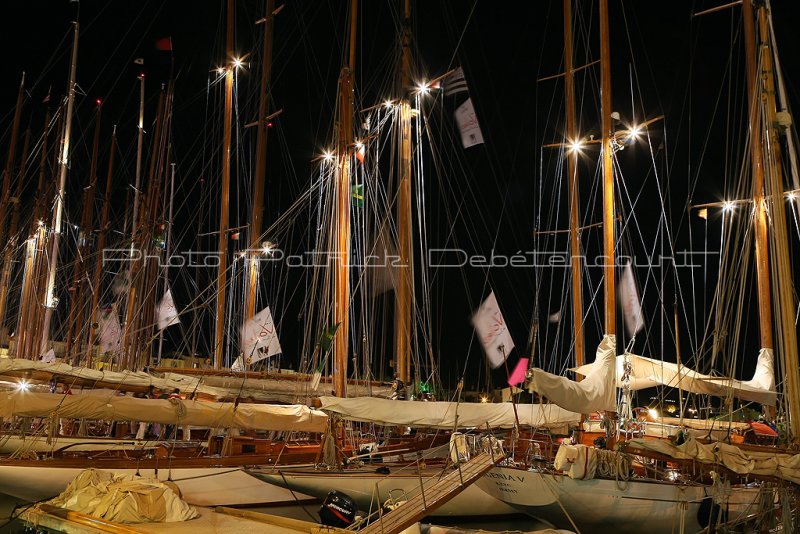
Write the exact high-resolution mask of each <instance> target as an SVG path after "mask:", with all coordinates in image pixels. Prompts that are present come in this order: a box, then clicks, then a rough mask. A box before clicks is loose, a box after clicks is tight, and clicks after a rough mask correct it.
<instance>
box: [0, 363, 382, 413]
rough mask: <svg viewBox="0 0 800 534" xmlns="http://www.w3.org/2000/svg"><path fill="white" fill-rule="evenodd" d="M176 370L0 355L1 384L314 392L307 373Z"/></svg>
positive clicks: (376, 390) (357, 390)
mask: <svg viewBox="0 0 800 534" xmlns="http://www.w3.org/2000/svg"><path fill="white" fill-rule="evenodd" d="M175 371H176V372H171V373H164V374H163V376H162V375H159V376H156V375H154V374H150V373H145V372H142V371H107V370H99V369H92V368H90V367H73V366H71V365H69V364H66V363H59V362H52V363H45V362H41V361H36V360H26V359H24V358H0V387H2V382H3V380H4V378H6V379H9V378H10V379H14V380H13V383H18V379H20V378H27V379H33V380H37V381H41V382H48V381H49V380H51V379H52V377H54V376H58V377H60V378H61V379H62V380H64V381H66V382H69V383H70V384H71V385H72V388H73V391H74V392H75V393H78V390H77V389H75V388H76V387H78V386H88V387H92V388H109V389H123V390H125V389H127V390H131V389H134V390H140V391H143V390H145V389H146V388H147V387H148V386H153V387H155V388H156V389H159V390H161V391H172V390H173V389H175V388H178V389H180V390H181V391H193V392H196V393H197V394H199V395H204V396H209V397H213V398H215V399H225V398H234V397H240V398H241V397H249V398H252V399H254V400H259V401H268V402H276V401H277V402H287V403H293V402H295V401H296V400H297V398H298V395H310V396H316V395H314V394H313V392H312V391H309V389H308V383H309V382H310V377H309V376H308V375H300V374H286V375H284V374H278V375H274V376H273V377H267V378H256V377H253V378H243V377H241V376H235V377H234V376H215V375H213V374H197V375H189V374H180V373H179V372H178V371H179V370H178V369H175ZM369 389H371V391H372V395H375V396H383V397H388V396H389V395H390V394H391V389H390V387H389V386H388V385H377V384H373V385H371V387H370V388H369ZM348 391H349V392H350V393H351V394H352V395H366V394H367V393H368V387H367V385H365V384H351V385H350V387H349V388H348Z"/></svg>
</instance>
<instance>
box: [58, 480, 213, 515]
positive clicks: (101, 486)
mask: <svg viewBox="0 0 800 534" xmlns="http://www.w3.org/2000/svg"><path fill="white" fill-rule="evenodd" d="M46 504H49V505H52V506H58V507H59V508H66V509H67V510H72V511H75V512H80V513H82V514H87V515H91V516H94V517H99V518H101V519H105V520H107V521H113V522H115V523H129V524H130V523H156V522H157V523H175V522H179V521H188V520H190V519H194V518H195V517H199V516H200V514H199V513H198V512H197V509H196V508H195V507H193V506H190V505H189V504H187V503H185V502H184V501H182V500H181V498H180V497H178V495H177V494H176V493H175V492H174V491H173V490H172V488H170V487H169V486H167V485H166V484H164V483H163V482H160V481H158V480H157V479H154V478H144V477H139V476H136V475H121V474H115V473H111V472H109V471H101V470H99V469H86V470H84V471H81V473H80V474H79V475H78V476H77V477H75V479H74V480H73V481H72V482H70V483H69V485H68V486H67V489H65V490H64V491H63V492H62V493H61V495H59V496H58V497H56V498H55V499H52V500H50V501H48V502H47V503H46Z"/></svg>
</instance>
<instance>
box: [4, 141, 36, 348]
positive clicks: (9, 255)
mask: <svg viewBox="0 0 800 534" xmlns="http://www.w3.org/2000/svg"><path fill="white" fill-rule="evenodd" d="M30 143H31V131H30V129H27V130H25V137H24V141H23V142H22V159H21V163H20V168H19V172H18V173H17V183H16V187H15V189H14V196H12V197H9V201H10V202H11V204H12V205H13V207H12V208H11V223H10V225H9V230H8V243H7V244H6V249H5V253H4V254H3V274H2V276H0V325H3V326H5V314H6V304H7V301H8V289H9V287H8V286H9V284H10V283H11V270H12V260H13V256H14V251H15V250H16V248H17V230H18V229H19V210H20V197H21V196H22V189H23V187H24V183H25V172H26V168H27V164H28V149H29V148H30ZM17 332H19V330H17ZM17 335H19V334H17ZM17 343H19V341H17ZM9 348H10V343H9Z"/></svg>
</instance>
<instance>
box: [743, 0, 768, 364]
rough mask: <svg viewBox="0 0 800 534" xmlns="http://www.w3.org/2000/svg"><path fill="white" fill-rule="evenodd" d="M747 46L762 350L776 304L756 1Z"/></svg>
mask: <svg viewBox="0 0 800 534" xmlns="http://www.w3.org/2000/svg"><path fill="white" fill-rule="evenodd" d="M742 18H743V19H744V43H745V56H746V60H747V102H748V105H747V108H748V112H749V116H750V122H749V128H750V165H751V167H752V172H753V204H754V207H755V220H754V222H755V237H756V280H757V285H758V324H759V332H760V334H761V348H764V349H770V350H772V348H773V340H772V302H771V299H770V293H769V291H770V289H769V286H770V283H769V249H768V248H767V247H768V241H767V205H766V199H765V198H764V155H763V148H762V146H761V107H760V106H761V102H760V99H759V94H760V93H759V91H758V84H759V79H758V77H757V75H756V45H755V38H756V32H755V29H754V27H753V26H754V25H753V4H752V0H744V1H743V2H742Z"/></svg>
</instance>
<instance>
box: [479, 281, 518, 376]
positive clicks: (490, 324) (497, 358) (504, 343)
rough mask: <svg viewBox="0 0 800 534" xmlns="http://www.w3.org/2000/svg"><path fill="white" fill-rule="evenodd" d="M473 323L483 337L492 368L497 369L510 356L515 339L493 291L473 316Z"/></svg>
mask: <svg viewBox="0 0 800 534" xmlns="http://www.w3.org/2000/svg"><path fill="white" fill-rule="evenodd" d="M472 325H473V326H474V327H475V331H476V332H477V333H478V336H479V337H480V338H481V344H482V345H483V350H484V352H486V358H487V359H488V360H489V364H490V365H491V366H492V369H497V368H498V367H500V366H501V365H503V362H504V361H505V359H506V358H507V357H508V353H509V352H511V349H513V348H514V340H512V339H511V334H510V333H509V332H508V327H507V326H506V322H505V321H504V320H503V314H502V313H500V306H498V305H497V299H496V298H495V296H494V291H492V292H491V293H490V294H489V296H488V297H486V300H484V301H483V304H481V306H480V308H478V310H477V311H476V312H475V314H474V315H473V316H472Z"/></svg>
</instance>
